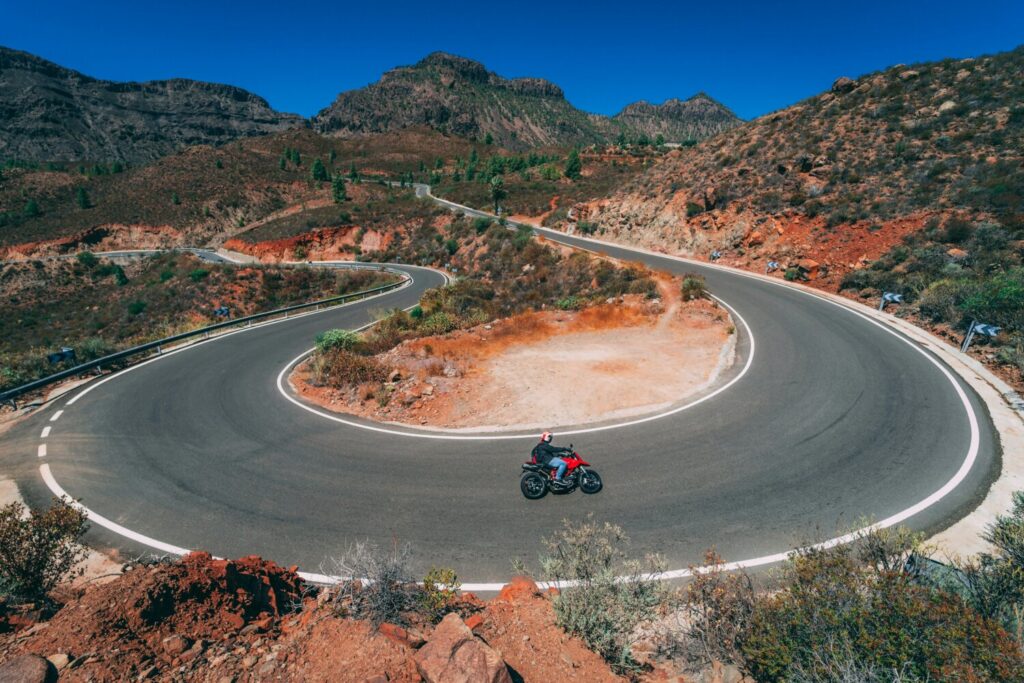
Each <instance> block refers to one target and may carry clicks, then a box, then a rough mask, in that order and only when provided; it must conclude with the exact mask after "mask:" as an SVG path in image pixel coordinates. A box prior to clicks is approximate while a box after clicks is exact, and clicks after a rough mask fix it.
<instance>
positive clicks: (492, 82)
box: [313, 52, 739, 149]
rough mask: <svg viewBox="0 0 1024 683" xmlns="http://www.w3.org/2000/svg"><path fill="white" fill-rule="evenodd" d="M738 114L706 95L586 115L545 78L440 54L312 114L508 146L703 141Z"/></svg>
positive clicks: (332, 125)
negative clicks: (507, 74)
mask: <svg viewBox="0 0 1024 683" xmlns="http://www.w3.org/2000/svg"><path fill="white" fill-rule="evenodd" d="M738 122H739V119H738V118H736V116H735V115H733V114H732V112H730V111H729V110H728V109H726V108H725V107H723V106H722V105H720V104H719V103H717V102H715V101H714V100H712V99H711V98H710V97H708V96H707V95H704V94H700V95H697V96H694V97H692V98H690V99H689V100H686V101H685V102H683V101H680V100H669V101H668V102H666V103H665V104H663V105H657V106H656V105H651V104H647V103H646V102H643V103H637V104H634V105H630V106H629V107H627V108H626V109H625V110H623V112H622V113H621V114H619V115H618V116H616V117H614V118H608V117H605V116H599V115H596V114H588V113H586V112H583V111H581V110H579V109H577V108H576V107H574V106H573V105H572V104H570V103H569V102H568V101H567V100H566V99H565V95H564V94H563V92H562V89H561V88H559V87H558V86H557V85H555V84H554V83H550V82H548V81H545V80H544V79H541V78H513V79H507V78H502V77H501V76H499V75H497V74H495V73H493V72H491V71H488V70H487V69H486V67H484V65H483V64H480V63H479V62H475V61H473V60H470V59H465V58H463V57H457V56H455V55H449V54H445V53H442V52H435V53H433V54H431V55H428V56H427V57H426V58H425V59H423V60H422V61H420V62H418V63H417V64H415V65H413V66H403V67H398V68H396V69H392V70H391V71H389V72H387V73H386V74H384V76H382V77H381V79H380V80H379V81H378V82H376V83H372V84H370V85H368V86H366V87H365V88H360V89H358V90H349V91H347V92H343V93H341V94H340V95H338V98H337V100H335V102H334V103H333V104H332V105H331V106H329V107H327V108H326V109H324V110H323V111H321V112H320V113H319V114H318V115H317V116H316V117H314V119H313V126H314V127H315V128H316V129H317V130H319V131H321V132H323V133H325V134H327V135H333V136H343V137H347V136H352V135H358V134H363V133H376V132H383V131H391V130H397V129H401V128H407V127H410V126H417V125H424V124H425V125H428V126H430V127H432V128H435V129H437V130H440V131H442V132H445V133H450V134H453V135H460V136H464V137H470V138H478V139H484V138H486V136H487V135H488V134H489V135H490V136H491V138H492V139H493V140H494V142H495V143H496V144H499V145H501V146H503V147H506V148H509V149H527V148H531V147H549V146H568V145H578V144H590V143H602V142H609V141H612V140H614V139H615V138H616V137H617V136H618V134H619V133H620V132H621V133H624V134H626V135H627V136H629V137H631V138H633V137H636V136H638V135H639V134H640V133H646V134H647V135H648V136H649V137H650V138H652V139H654V138H655V137H656V136H657V135H658V134H659V133H661V134H663V135H664V137H665V139H666V140H667V141H670V142H671V141H682V140H687V139H703V138H705V137H708V136H709V135H713V134H715V133H717V132H719V131H721V130H725V129H726V128H729V127H731V126H733V125H736V124H737V123H738Z"/></svg>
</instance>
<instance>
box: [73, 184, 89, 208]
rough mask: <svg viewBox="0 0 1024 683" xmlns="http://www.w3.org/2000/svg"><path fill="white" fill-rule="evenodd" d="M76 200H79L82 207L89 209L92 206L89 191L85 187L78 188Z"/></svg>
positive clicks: (79, 206)
mask: <svg viewBox="0 0 1024 683" xmlns="http://www.w3.org/2000/svg"><path fill="white" fill-rule="evenodd" d="M75 201H76V202H78V208H80V209H88V208H89V207H90V206H92V202H90V201H89V193H88V192H86V191H85V188H84V187H80V188H78V190H77V191H76V192H75Z"/></svg>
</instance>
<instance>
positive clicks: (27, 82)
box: [0, 47, 305, 162]
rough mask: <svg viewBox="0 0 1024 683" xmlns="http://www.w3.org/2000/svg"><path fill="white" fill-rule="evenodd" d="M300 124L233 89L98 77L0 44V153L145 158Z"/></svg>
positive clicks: (75, 158) (49, 158) (43, 158)
mask: <svg viewBox="0 0 1024 683" xmlns="http://www.w3.org/2000/svg"><path fill="white" fill-rule="evenodd" d="M302 125H305V122H304V121H303V119H302V118H301V117H299V116H296V115H294V114H281V113H279V112H276V111H274V110H273V109H271V107H270V105H269V104H267V102H266V100H264V99H263V98H261V97H258V96H256V95H254V94H252V93H250V92H248V91H246V90H242V89H241V88H236V87H233V86H229V85H219V84H215V83H203V82H200V81H190V80H186V79H172V80H167V81H148V82H145V83H133V82H125V83H119V82H113V81H101V80H97V79H94V78H90V77H89V76H86V75H84V74H81V73H79V72H77V71H72V70H71V69H66V68H64V67H62V66H59V65H57V64H54V63H53V62H49V61H46V60H44V59H41V58H39V57H36V56H34V55H31V54H28V53H26V52H20V51H18V50H12V49H9V48H5V47H0V159H20V160H25V161H79V160H95V161H112V160H120V161H129V162H146V161H151V160H153V159H156V158H158V157H161V156H164V155H166V154H169V153H171V152H173V151H175V150H178V149H182V148H184V147H189V146H192V145H199V144H210V145H217V144H221V143H224V142H228V141H230V140H234V139H236V138H240V137H245V136H250V135H260V134H263V133H269V132H271V131H278V130H283V129H287V128H290V127H294V126H302Z"/></svg>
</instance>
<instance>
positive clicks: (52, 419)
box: [50, 410, 64, 422]
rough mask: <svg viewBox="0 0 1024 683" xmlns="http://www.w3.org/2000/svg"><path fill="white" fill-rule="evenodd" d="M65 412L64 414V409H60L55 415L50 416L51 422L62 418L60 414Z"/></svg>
mask: <svg viewBox="0 0 1024 683" xmlns="http://www.w3.org/2000/svg"><path fill="white" fill-rule="evenodd" d="M63 414H64V411H63V410H58V411H57V412H56V413H54V414H53V417H51V418H50V422H56V421H57V420H59V419H60V416H61V415H63Z"/></svg>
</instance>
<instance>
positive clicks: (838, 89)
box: [832, 76, 857, 94]
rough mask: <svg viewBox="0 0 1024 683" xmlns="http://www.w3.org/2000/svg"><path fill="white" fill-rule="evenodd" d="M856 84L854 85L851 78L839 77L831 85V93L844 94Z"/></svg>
mask: <svg viewBox="0 0 1024 683" xmlns="http://www.w3.org/2000/svg"><path fill="white" fill-rule="evenodd" d="M856 85H857V84H856V83H854V81H853V79H852V78H847V77H846V76H840V77H839V78H837V79H836V80H835V81H834V82H833V83H832V92H834V93H839V94H844V93H848V92H850V91H851V90H853V89H854V87H855V86H856Z"/></svg>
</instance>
